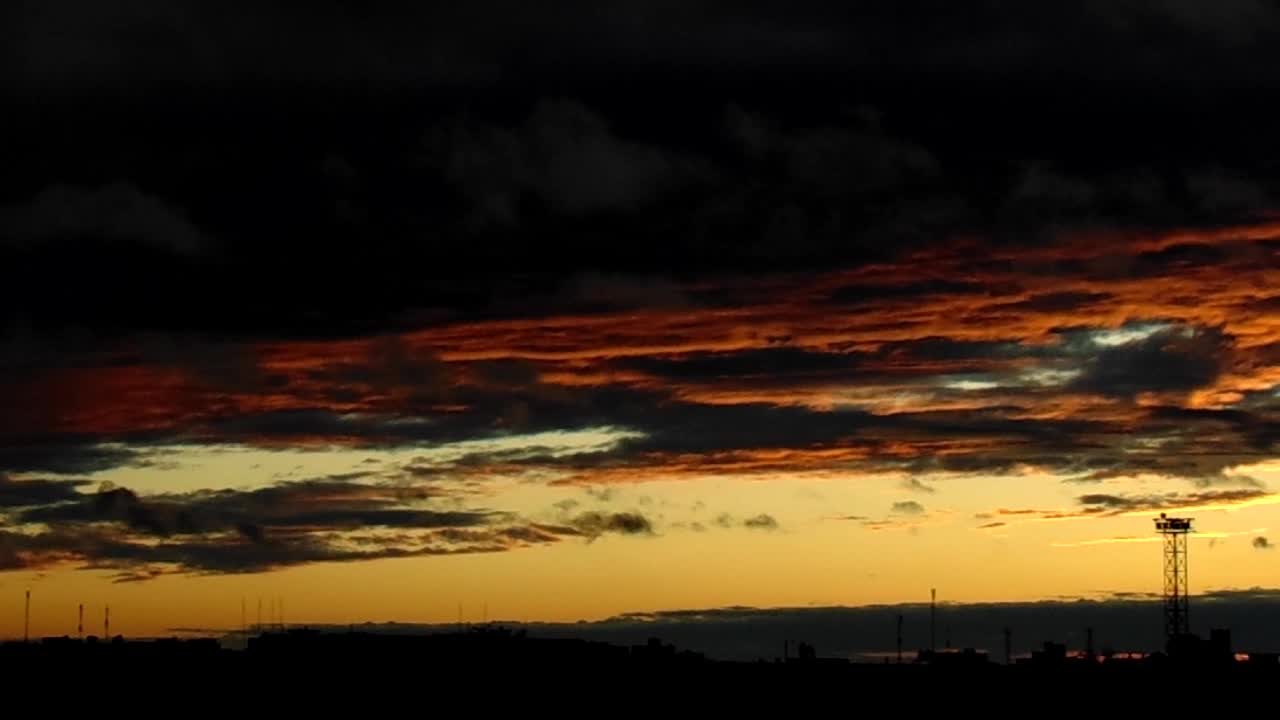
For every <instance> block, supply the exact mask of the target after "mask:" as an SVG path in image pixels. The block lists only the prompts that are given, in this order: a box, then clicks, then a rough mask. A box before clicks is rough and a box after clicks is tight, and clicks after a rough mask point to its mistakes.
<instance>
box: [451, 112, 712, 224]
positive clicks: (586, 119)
mask: <svg viewBox="0 0 1280 720" xmlns="http://www.w3.org/2000/svg"><path fill="white" fill-rule="evenodd" d="M431 146H432V147H431V149H432V152H433V154H434V155H436V156H438V159H437V162H439V164H440V169H441V171H442V172H443V174H444V176H445V177H446V178H447V179H448V180H449V181H450V182H452V183H454V184H456V185H457V186H458V187H459V188H460V189H461V190H462V192H463V193H464V194H465V195H466V196H467V197H468V198H470V200H471V203H472V212H473V216H472V218H471V219H472V222H477V223H481V224H497V225H513V224H516V223H518V222H519V221H520V219H521V215H522V214H524V213H525V212H527V210H526V209H523V208H525V207H526V206H527V205H528V202H529V200H530V199H535V200H537V201H540V202H541V203H542V204H543V205H544V206H545V207H546V208H547V209H549V210H550V211H552V212H555V213H563V214H566V215H587V214H591V213H599V212H610V211H633V210H637V209H639V208H640V207H641V206H643V205H646V204H648V203H650V202H652V201H654V200H655V199H657V198H658V196H659V195H660V194H662V193H664V192H667V191H670V190H672V189H675V188H678V187H679V186H680V185H683V184H686V183H688V182H690V181H693V180H695V179H696V178H697V177H698V176H699V175H700V174H705V173H706V170H705V169H704V168H702V167H701V164H700V163H699V162H698V161H697V160H694V159H689V158H684V157H681V156H679V155H677V154H675V153H672V152H669V151H666V150H663V149H660V148H656V147H651V146H646V145H643V144H639V143H635V142H630V141H627V140H624V139H622V138H619V137H618V136H616V135H615V134H614V132H613V131H612V130H611V129H610V127H609V125H608V123H607V122H606V120H605V119H604V118H602V117H601V116H600V115H598V114H597V113H595V112H592V111H591V110H590V109H588V108H587V107H585V106H583V105H581V104H580V103H577V102H572V101H568V100H559V101H544V102H542V103H540V104H539V105H538V106H537V107H536V108H534V110H533V112H532V114H531V116H530V117H529V119H528V120H527V121H526V122H525V123H524V124H523V125H522V126H520V127H518V128H514V129H506V128H494V127H477V128H470V127H467V126H466V125H465V124H455V125H453V126H452V127H444V128H440V129H438V130H436V131H435V133H433V137H432V138H431Z"/></svg>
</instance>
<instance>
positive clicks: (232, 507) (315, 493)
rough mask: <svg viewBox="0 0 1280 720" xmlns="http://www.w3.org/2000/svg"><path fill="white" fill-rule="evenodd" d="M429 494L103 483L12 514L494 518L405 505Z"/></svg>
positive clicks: (324, 521)
mask: <svg viewBox="0 0 1280 720" xmlns="http://www.w3.org/2000/svg"><path fill="white" fill-rule="evenodd" d="M435 494H436V493H435V492H434V491H432V490H430V489H428V488H426V487H422V486H374V485H364V484H357V483H352V482H346V481H340V480H331V479H318V480H307V481H298V482H292V483H284V484H279V485H273V486H269V487H265V488H259V489H257V490H247V491H240V490H207V491H200V492H194V493H186V494H163V495H158V496H148V497H139V496H138V495H137V494H136V493H134V492H133V491H131V490H129V489H127V488H122V487H113V486H110V485H105V486H104V487H102V488H100V489H99V490H98V492H96V493H93V494H91V495H86V496H82V497H81V498H79V499H77V500H75V501H72V502H65V503H58V504H51V505H48V506H45V507H39V508H32V509H29V510H27V511H25V512H24V513H22V514H21V515H20V516H18V521H19V522H21V523H38V524H44V525H54V526H56V525H63V524H84V523H94V522H107V523H120V524H123V525H125V526H126V527H128V528H129V529H130V530H132V531H135V532H138V533H142V534H147V535H156V536H160V537H168V536H170V535H193V534H206V533H215V532H229V531H236V532H240V533H242V534H245V535H250V536H253V535H261V534H262V533H264V532H266V533H268V534H269V533H270V532H271V531H273V530H282V531H289V530H292V529H296V528H303V529H306V528H315V527H318V528H325V529H331V530H339V529H346V528H353V527H385V528H447V527H471V526H479V525H485V524H487V523H489V522H490V521H492V520H494V519H496V518H495V516H494V515H493V514H492V513H480V512H463V511H439V510H427V509H417V508H407V507H404V505H406V504H409V503H413V502H416V501H422V500H426V499H429V498H431V497H433V496H434V495H435Z"/></svg>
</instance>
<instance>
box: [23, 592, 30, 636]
mask: <svg viewBox="0 0 1280 720" xmlns="http://www.w3.org/2000/svg"><path fill="white" fill-rule="evenodd" d="M30 641H31V591H30V590H28V591H27V604H26V607H25V609H24V610H23V611H22V642H24V643H25V642H30Z"/></svg>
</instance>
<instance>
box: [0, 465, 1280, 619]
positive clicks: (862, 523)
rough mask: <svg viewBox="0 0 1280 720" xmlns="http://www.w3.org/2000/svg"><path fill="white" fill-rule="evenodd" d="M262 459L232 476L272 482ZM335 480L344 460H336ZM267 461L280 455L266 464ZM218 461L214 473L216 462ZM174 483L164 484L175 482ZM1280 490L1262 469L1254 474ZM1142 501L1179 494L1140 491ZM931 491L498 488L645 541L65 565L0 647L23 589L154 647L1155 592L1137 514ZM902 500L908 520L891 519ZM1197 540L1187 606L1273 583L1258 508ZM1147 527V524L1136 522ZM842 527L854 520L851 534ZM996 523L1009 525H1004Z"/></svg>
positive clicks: (1145, 533)
mask: <svg viewBox="0 0 1280 720" xmlns="http://www.w3.org/2000/svg"><path fill="white" fill-rule="evenodd" d="M262 455H263V454H262V453H247V452H246V453H244V457H243V458H242V460H244V461H246V462H248V461H250V460H252V461H254V462H252V463H250V464H257V465H259V466H260V467H259V469H260V470H264V471H265V470H268V469H269V468H271V467H274V466H273V465H272V464H271V463H270V462H269V461H264V460H265V458H264V457H262ZM336 455H338V457H333V458H332V459H333V460H334V461H335V467H337V468H345V467H346V466H347V465H348V464H349V463H350V462H351V460H352V459H354V457H356V456H364V455H367V453H337V454H336ZM277 460H279V458H277ZM221 461H222V460H221V458H219V459H218V460H217V461H216V462H221ZM172 472H180V469H179V468H174V469H173V470H172ZM1251 472H1253V474H1254V475H1255V476H1256V477H1258V478H1259V479H1265V480H1268V481H1269V480H1275V479H1280V469H1278V468H1276V467H1274V466H1265V467H1258V468H1254V469H1252V470H1251ZM1147 485H1148V487H1149V489H1150V490H1152V491H1160V490H1164V489H1166V488H1167V489H1170V490H1179V489H1185V482H1183V483H1179V482H1172V481H1167V480H1166V481H1157V480H1150V481H1148V482H1147ZM931 486H932V487H933V488H934V492H932V493H927V494H921V493H914V494H910V495H907V494H906V493H904V490H903V478H902V477H898V476H867V477H848V478H838V479H811V478H797V479H785V478H781V479H776V480H770V481H767V482H762V481H751V480H743V479H740V478H729V477H726V478H721V479H718V480H713V481H703V482H696V481H675V482H654V483H646V484H640V485H630V486H625V487H621V488H611V489H610V490H609V491H608V492H607V493H599V492H593V493H588V492H587V491H585V490H584V489H582V488H577V487H546V486H541V485H536V484H525V483H514V484H511V485H510V486H506V487H504V488H502V489H501V490H495V491H494V492H495V495H494V497H493V500H494V502H495V504H498V499H499V498H501V500H502V502H501V503H500V504H501V505H502V506H503V507H505V508H508V509H511V510H515V511H520V512H524V513H528V514H529V515H531V516H534V517H535V518H538V517H540V518H542V519H545V520H547V521H548V522H554V520H555V517H554V515H555V511H554V510H553V509H552V508H553V506H554V504H555V503H557V502H562V501H565V500H573V501H576V502H579V503H581V504H582V506H583V507H584V508H601V509H605V510H614V511H627V510H636V511H640V512H645V513H647V514H648V515H650V516H651V517H653V518H655V527H654V533H653V535H645V536H634V537H621V536H615V535H603V536H601V537H599V538H597V539H594V540H586V539H581V540H577V539H575V540H574V541H573V542H562V543H557V544H554V545H550V546H546V547H533V548H527V549H522V550H516V551H509V552H500V553H491V554H485V553H481V554H474V555H460V556H454V557H425V558H406V559H382V560H370V561H361V562H351V563H321V564H314V565H307V566H302V567H295V568H288V569H284V570H278V571H273V572H264V573H257V574H248V575H212V576H198V575H197V576H187V575H179V576H161V577H158V578H156V579H153V580H149V581H146V582H131V583H113V582H111V581H110V578H109V576H108V575H109V574H108V573H106V572H98V571H85V570H73V569H71V566H67V567H61V568H50V569H46V570H42V571H38V572H10V573H6V574H5V575H3V576H0V578H2V579H0V589H2V591H0V619H2V620H3V624H0V633H2V634H3V635H5V636H7V637H14V636H16V635H18V634H20V633H21V625H20V623H21V613H22V590H24V589H26V588H30V589H32V596H33V611H32V619H31V622H32V632H33V633H34V634H36V635H62V634H74V629H75V626H74V623H75V618H76V608H77V606H78V605H79V604H80V603H85V604H86V608H87V610H86V612H87V613H88V616H89V618H90V620H92V619H93V618H94V617H97V618H98V620H97V621H96V623H95V622H90V621H89V620H87V621H86V623H87V624H88V626H89V627H88V630H87V631H92V632H99V631H100V625H101V622H100V619H101V617H100V615H101V609H100V608H101V606H102V605H104V604H110V605H111V607H112V613H113V614H112V618H113V619H112V627H113V632H121V633H125V634H129V635H157V634H166V633H169V632H173V631H175V630H178V629H188V630H194V631H219V632H220V631H230V630H234V629H235V628H237V627H239V623H240V607H241V601H242V599H243V600H245V601H246V603H247V607H248V621H249V622H250V623H253V622H255V621H256V619H257V602H258V600H259V599H260V598H261V599H263V600H264V602H266V603H267V605H266V608H267V610H266V612H268V613H270V608H271V607H272V604H273V603H274V602H275V600H276V599H282V600H283V602H284V608H285V613H286V616H285V620H286V621H288V622H290V623H337V624H342V623H352V622H356V623H358V622H365V621H371V622H388V621H398V622H435V623H448V622H453V621H455V620H456V619H457V611H458V605H459V604H461V605H462V607H463V610H464V618H465V619H466V620H467V621H469V622H475V621H478V620H479V617H480V612H481V608H482V607H486V606H487V608H488V617H489V618H491V619H505V620H513V621H524V620H529V621H574V620H578V619H601V618H605V617H609V616H612V615H616V614H621V613H624V612H631V611H654V610H663V609H671V608H701V607H718V606H727V605H750V606H760V607H767V606H806V605H865V604H876V603H894V602H910V601H919V600H921V599H922V598H923V597H925V596H926V595H927V592H928V588H929V587H939V588H941V589H942V592H943V595H944V597H945V598H946V600H947V601H949V602H977V601H996V600H1003V601H1011V600H1038V599H1044V598H1053V597H1061V596H1078V595H1093V594H1098V593H1106V592H1151V591H1154V590H1156V589H1158V584H1159V580H1160V568H1159V559H1160V557H1159V548H1158V546H1153V545H1152V544H1150V541H1154V540H1156V537H1155V536H1154V535H1152V534H1151V533H1150V522H1149V518H1147V517H1143V516H1142V515H1143V513H1124V514H1121V515H1116V516H1108V517H1102V518H1098V517H1084V516H1076V517H1070V518H1061V519H1059V520H1058V521H1056V522H1035V521H1018V520H1012V521H1010V522H1009V523H1008V524H1006V525H1002V526H999V527H995V528H986V529H982V528H980V527H979V526H981V525H984V524H986V523H984V522H983V520H982V519H981V518H979V519H975V518H974V515H977V514H982V513H984V512H985V511H989V510H990V509H991V508H992V507H994V506H995V505H997V504H1004V505H1016V506H1019V507H1024V506H1025V507H1032V508H1041V509H1044V508H1051V507H1053V506H1056V505H1064V506H1065V505H1067V503H1068V502H1069V501H1070V498H1071V497H1072V490H1071V489H1070V488H1066V487H1064V485H1063V483H1061V482H1060V481H1058V480H1056V479H1054V478H1051V477H1043V476H1041V477H1036V476H1024V477H1016V478H1009V477H1005V478H994V477H993V478H947V479H943V480H939V481H937V482H934V483H931ZM904 497H910V498H914V501H916V502H918V503H919V504H920V505H922V506H923V507H924V508H925V509H924V511H923V512H920V513H903V512H900V511H897V512H895V510H894V503H901V502H904V500H903V499H902V498H904ZM1191 508H1195V512H1196V513H1197V515H1196V522H1197V528H1198V530H1199V532H1198V533H1197V535H1195V536H1193V537H1195V538H1196V539H1197V542H1196V543H1195V545H1194V547H1193V552H1194V557H1193V559H1192V564H1191V567H1192V587H1193V592H1195V591H1205V590H1210V589H1222V588H1230V587H1252V586H1266V585H1268V584H1269V583H1272V582H1274V572H1273V569H1272V568H1271V567H1270V565H1269V564H1265V563H1259V562H1258V555H1259V551H1258V550H1256V549H1254V548H1253V547H1252V546H1251V544H1250V539H1251V537H1252V536H1254V535H1258V534H1265V533H1266V530H1267V528H1268V527H1275V526H1277V525H1280V509H1277V508H1276V507H1275V505H1274V504H1257V503H1254V504H1248V503H1242V504H1240V505H1238V506H1221V507H1208V506H1189V507H1188V508H1187V509H1191ZM762 509H768V510H770V514H771V515H772V516H773V517H774V518H775V519H776V521H777V524H778V527H777V529H772V530H764V529H750V528H746V527H743V526H742V521H743V520H745V519H746V518H749V517H753V516H755V515H757V514H758V513H759V512H760V511H761V510H762ZM1152 514H1153V513H1147V515H1152ZM851 517H858V518H862V519H850V518H851ZM1008 517H1011V518H1016V517H1018V516H1016V515H1011V516H1008Z"/></svg>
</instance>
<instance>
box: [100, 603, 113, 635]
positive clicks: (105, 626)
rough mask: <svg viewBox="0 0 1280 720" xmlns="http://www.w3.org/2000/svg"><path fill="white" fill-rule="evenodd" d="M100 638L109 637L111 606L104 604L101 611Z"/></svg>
mask: <svg viewBox="0 0 1280 720" xmlns="http://www.w3.org/2000/svg"><path fill="white" fill-rule="evenodd" d="M102 639H103V640H110V639H111V606H110V605H106V606H104V607H103V611H102Z"/></svg>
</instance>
